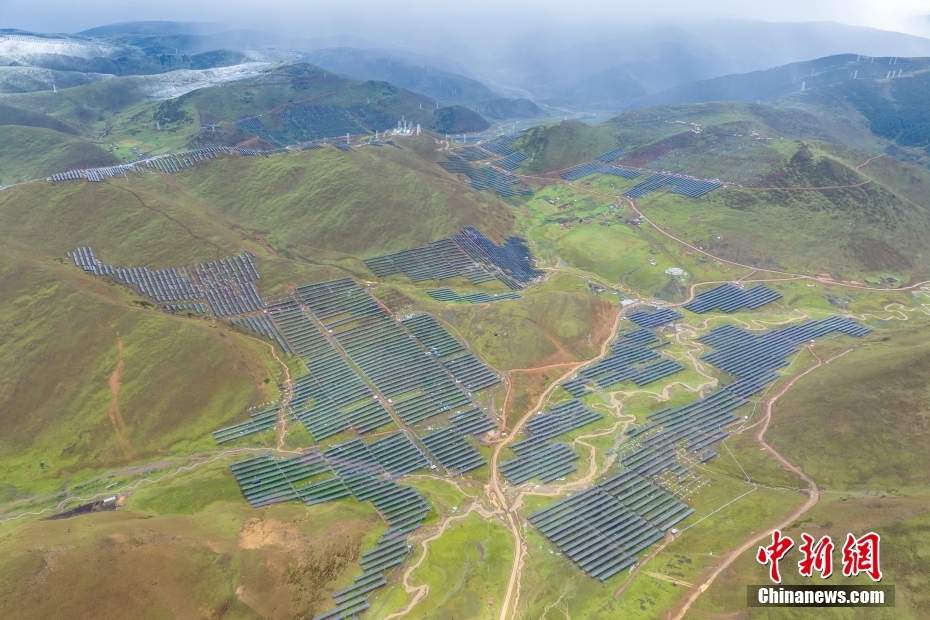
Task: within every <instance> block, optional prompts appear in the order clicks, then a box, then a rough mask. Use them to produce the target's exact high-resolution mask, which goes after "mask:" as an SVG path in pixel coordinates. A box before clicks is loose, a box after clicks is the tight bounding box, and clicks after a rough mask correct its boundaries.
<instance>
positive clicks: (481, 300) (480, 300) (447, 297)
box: [426, 288, 521, 304]
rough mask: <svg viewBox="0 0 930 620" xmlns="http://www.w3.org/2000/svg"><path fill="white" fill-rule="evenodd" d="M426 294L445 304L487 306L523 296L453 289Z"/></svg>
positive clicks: (427, 292) (434, 290) (441, 289)
mask: <svg viewBox="0 0 930 620" xmlns="http://www.w3.org/2000/svg"><path fill="white" fill-rule="evenodd" d="M426 294H427V295H429V296H430V297H432V298H433V299H435V300H436V301H444V302H468V303H470V304H486V303H490V302H492V301H503V300H505V299H520V297H521V295H520V294H519V293H515V292H513V291H511V292H508V293H485V292H483V291H479V292H477V293H466V294H464V295H463V294H461V293H457V292H455V291H454V290H452V289H451V288H438V289H432V290H428V291H426Z"/></svg>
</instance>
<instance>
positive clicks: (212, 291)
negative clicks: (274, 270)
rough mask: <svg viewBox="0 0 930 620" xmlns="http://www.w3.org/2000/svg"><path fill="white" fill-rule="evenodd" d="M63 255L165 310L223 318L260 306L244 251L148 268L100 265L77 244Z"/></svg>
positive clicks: (253, 271)
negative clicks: (150, 300)
mask: <svg viewBox="0 0 930 620" xmlns="http://www.w3.org/2000/svg"><path fill="white" fill-rule="evenodd" d="M66 255H67V257H68V258H70V259H71V260H72V261H74V264H75V265H76V266H77V267H80V268H81V269H83V270H84V271H85V272H87V273H92V274H94V275H97V276H104V277H112V278H115V279H116V280H117V281H119V282H121V283H123V284H126V285H128V286H130V287H132V288H134V289H135V290H138V291H139V292H140V293H142V294H143V295H145V296H146V297H149V298H151V299H154V300H155V301H156V302H157V303H158V304H159V305H161V306H162V307H164V308H165V309H167V310H172V311H181V310H195V311H197V312H206V311H207V309H209V311H210V312H211V313H212V314H213V315H214V316H219V317H225V316H229V315H234V314H244V313H249V312H254V311H256V310H260V309H262V308H264V302H263V301H262V298H261V297H260V296H259V294H258V290H257V289H256V288H255V282H256V281H257V280H258V279H259V278H260V276H259V275H258V270H257V269H256V268H255V264H254V263H253V260H252V259H253V258H254V256H253V255H252V254H250V253H248V252H246V253H245V254H240V255H238V256H231V257H227V258H222V259H220V260H215V261H210V262H208V263H199V264H197V265H189V266H186V267H171V268H168V269H156V270H149V269H148V268H147V267H114V266H112V265H104V264H103V263H101V262H100V260H99V259H98V258H97V257H96V255H95V254H94V250H93V248H90V247H79V248H77V249H76V250H74V251H73V252H67V254H66Z"/></svg>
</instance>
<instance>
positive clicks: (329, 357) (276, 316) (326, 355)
mask: <svg viewBox="0 0 930 620" xmlns="http://www.w3.org/2000/svg"><path fill="white" fill-rule="evenodd" d="M268 313H269V316H270V317H271V319H272V321H273V322H274V324H275V326H276V328H277V330H278V332H279V333H280V334H282V336H283V337H284V339H285V341H286V342H287V345H288V349H289V350H291V351H293V352H294V353H296V354H297V355H299V356H300V358H301V360H303V362H304V365H305V367H306V369H307V373H306V374H303V375H300V376H298V377H297V378H296V379H294V386H293V399H292V401H291V406H292V408H293V410H294V416H295V417H296V418H297V419H298V420H300V421H301V422H302V423H303V424H304V426H306V427H307V430H308V431H309V432H310V435H311V436H312V437H313V438H314V440H316V441H320V440H323V439H326V438H327V437H331V436H333V435H336V434H338V433H341V432H344V431H347V430H349V429H350V428H354V429H355V430H356V431H357V432H358V433H367V432H370V431H373V430H375V429H378V428H381V427H384V426H388V425H392V424H394V419H393V417H392V416H391V415H390V412H388V410H387V409H386V408H385V406H384V403H382V402H381V401H380V400H379V399H377V398H376V397H375V394H374V393H373V392H372V390H371V388H370V387H369V386H368V384H366V383H365V382H364V381H363V380H362V378H361V377H360V376H359V375H358V373H357V372H356V371H355V370H354V369H353V368H352V367H351V366H350V365H349V364H348V363H347V362H346V360H345V358H344V357H343V356H342V355H340V353H339V352H338V351H337V350H336V348H335V347H334V346H333V343H332V342H331V341H330V340H329V339H328V338H327V337H326V336H325V335H324V334H323V332H322V331H321V330H320V328H319V326H318V325H317V324H316V323H314V322H313V321H312V320H311V319H310V317H309V316H308V315H307V313H306V312H305V311H304V309H303V308H301V307H300V304H299V303H298V302H297V301H296V300H294V299H289V300H284V301H281V302H278V303H276V304H272V305H271V306H269V308H268Z"/></svg>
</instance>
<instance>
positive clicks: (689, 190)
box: [624, 172, 723, 198]
mask: <svg viewBox="0 0 930 620" xmlns="http://www.w3.org/2000/svg"><path fill="white" fill-rule="evenodd" d="M666 186H671V188H670V189H669V190H668V191H669V192H671V193H673V194H683V195H685V196H690V197H691V198H700V197H701V196H703V195H704V194H708V193H710V192H712V191H714V190H715V189H717V188H718V187H723V184H722V183H718V182H717V181H698V180H696V179H689V178H687V177H683V176H679V175H677V174H662V173H660V172H657V173H655V174H651V175H649V176H648V177H646V178H645V179H643V180H642V181H640V182H639V183H637V184H636V185H634V186H633V187H631V188H630V189H628V190H627V191H626V193H625V194H624V195H625V196H627V197H629V198H642V197H643V196H645V195H646V194H648V193H650V192H654V191H655V190H657V189H660V188H662V187H666Z"/></svg>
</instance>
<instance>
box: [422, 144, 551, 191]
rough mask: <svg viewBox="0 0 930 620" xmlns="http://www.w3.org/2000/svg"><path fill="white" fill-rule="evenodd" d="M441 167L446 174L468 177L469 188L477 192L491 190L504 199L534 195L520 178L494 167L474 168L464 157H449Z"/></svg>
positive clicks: (441, 163) (453, 155)
mask: <svg viewBox="0 0 930 620" xmlns="http://www.w3.org/2000/svg"><path fill="white" fill-rule="evenodd" d="M514 153H516V151H514ZM501 161H503V160H501ZM521 161H522V160H521ZM518 165H519V162H518ZM439 166H440V167H441V168H443V169H444V170H445V171H446V172H450V173H452V174H463V175H465V176H466V177H468V179H469V180H468V182H467V185H468V186H469V187H472V188H474V189H477V190H486V189H491V190H494V191H495V192H496V193H497V194H498V195H499V196H501V197H503V198H510V197H512V196H529V195H530V194H532V193H533V192H532V191H531V190H530V189H529V188H527V187H526V184H525V183H523V181H522V179H520V178H519V177H517V176H515V175H513V174H511V173H509V172H505V171H503V170H500V169H498V168H495V167H494V166H479V167H475V166H472V165H470V164H469V163H468V162H467V161H466V160H465V159H464V158H463V157H460V156H459V155H456V154H454V153H453V154H450V155H448V156H447V161H441V162H439ZM515 167H516V166H515Z"/></svg>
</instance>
